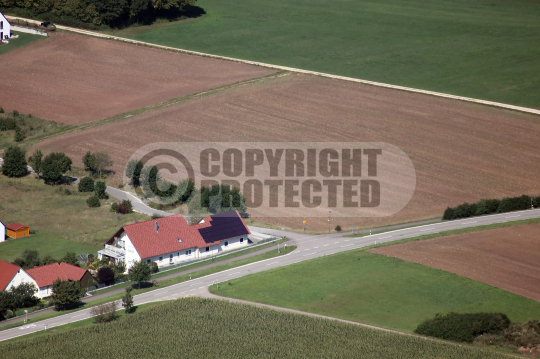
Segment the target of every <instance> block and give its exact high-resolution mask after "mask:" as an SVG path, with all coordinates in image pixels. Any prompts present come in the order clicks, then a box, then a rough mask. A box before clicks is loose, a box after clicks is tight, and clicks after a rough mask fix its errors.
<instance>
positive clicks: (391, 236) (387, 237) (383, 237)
mask: <svg viewBox="0 0 540 359" xmlns="http://www.w3.org/2000/svg"><path fill="white" fill-rule="evenodd" d="M385 238H392V236H386V237H381V238H379V239H385Z"/></svg>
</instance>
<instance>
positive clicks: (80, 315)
mask: <svg viewBox="0 0 540 359" xmlns="http://www.w3.org/2000/svg"><path fill="white" fill-rule="evenodd" d="M83 315H87V313H84V314H79V315H75V316H73V317H71V318H77V317H82V316H83Z"/></svg>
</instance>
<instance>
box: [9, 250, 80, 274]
mask: <svg viewBox="0 0 540 359" xmlns="http://www.w3.org/2000/svg"><path fill="white" fill-rule="evenodd" d="M60 262H64V263H68V264H71V265H74V266H77V267H80V263H79V260H78V259H77V255H76V254H75V252H67V253H66V255H65V256H64V257H62V258H61V259H59V260H57V259H54V258H53V257H51V256H49V255H46V256H45V257H43V259H41V258H40V256H39V252H38V251H36V250H35V249H25V250H24V252H23V253H22V255H21V256H20V257H17V258H16V259H15V260H14V261H13V264H15V265H17V266H19V267H22V268H23V269H28V268H34V267H35V266H42V265H47V264H51V263H60Z"/></svg>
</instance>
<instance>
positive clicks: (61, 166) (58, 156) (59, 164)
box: [42, 152, 73, 185]
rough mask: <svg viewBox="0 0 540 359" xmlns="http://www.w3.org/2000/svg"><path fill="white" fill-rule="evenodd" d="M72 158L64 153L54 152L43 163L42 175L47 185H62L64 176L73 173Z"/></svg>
mask: <svg viewBox="0 0 540 359" xmlns="http://www.w3.org/2000/svg"><path fill="white" fill-rule="evenodd" d="M72 162H73V161H72V160H71V158H69V157H68V156H66V155H65V154H64V153H62V152H52V153H50V154H49V155H47V157H45V159H44V160H43V162H42V173H43V175H42V176H43V179H44V180H45V184H50V185H55V184H60V183H62V179H63V176H62V175H63V174H64V173H66V172H67V171H71V164H72Z"/></svg>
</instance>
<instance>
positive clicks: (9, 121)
mask: <svg viewBox="0 0 540 359" xmlns="http://www.w3.org/2000/svg"><path fill="white" fill-rule="evenodd" d="M16 129H17V122H15V119H13V118H0V131H12V130H16Z"/></svg>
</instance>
